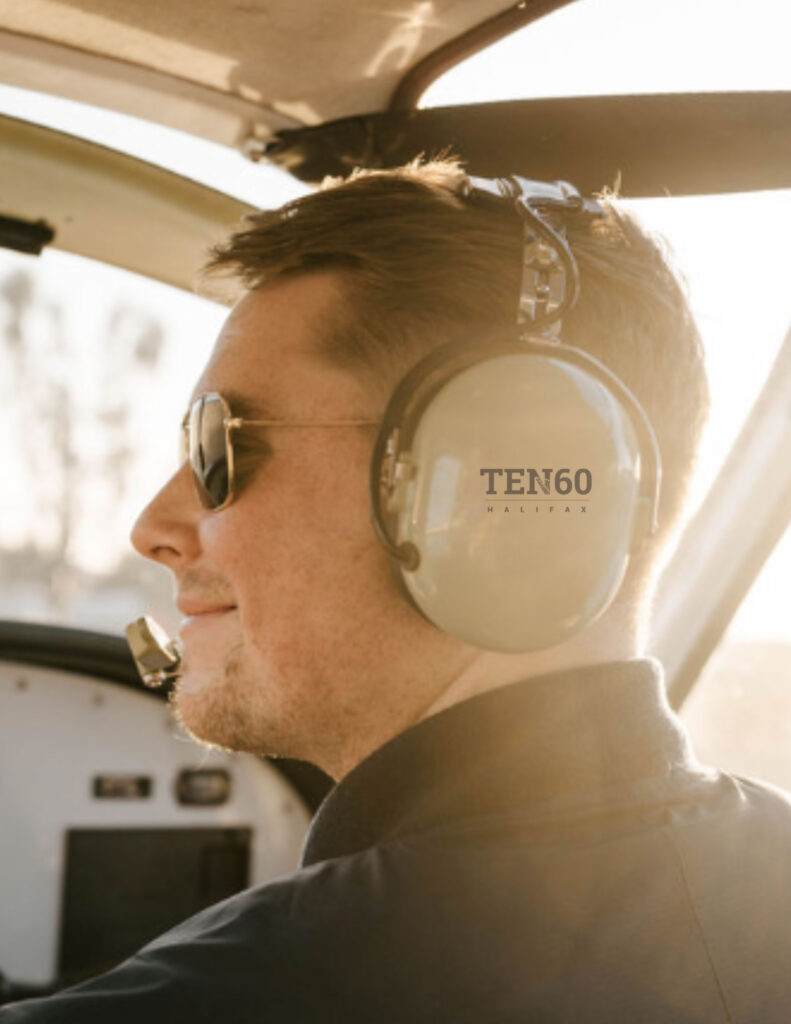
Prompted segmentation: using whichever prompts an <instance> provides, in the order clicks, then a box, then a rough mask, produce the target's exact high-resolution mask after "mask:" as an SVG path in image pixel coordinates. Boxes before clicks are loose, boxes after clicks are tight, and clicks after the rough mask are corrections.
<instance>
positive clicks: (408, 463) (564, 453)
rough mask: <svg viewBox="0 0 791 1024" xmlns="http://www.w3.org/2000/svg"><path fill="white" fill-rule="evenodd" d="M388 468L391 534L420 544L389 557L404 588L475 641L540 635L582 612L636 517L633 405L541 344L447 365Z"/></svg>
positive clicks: (598, 608)
mask: <svg viewBox="0 0 791 1024" xmlns="http://www.w3.org/2000/svg"><path fill="white" fill-rule="evenodd" d="M649 430H650V427H649ZM531 470H532V472H531ZM396 475H397V480H398V482H397V486H395V487H394V488H393V489H392V491H391V493H390V495H389V500H388V502H387V513H388V517H389V519H390V522H391V524H392V526H391V528H390V536H391V538H392V540H393V541H394V542H395V543H396V544H398V545H414V547H415V548H416V549H417V553H418V554H419V560H417V561H418V564H417V568H415V569H414V570H410V569H407V568H404V567H403V566H402V567H401V568H400V569H399V572H400V573H401V575H402V578H403V583H404V585H405V587H406V589H407V590H408V592H409V594H410V595H411V597H412V599H413V601H414V602H415V604H416V605H417V606H418V608H419V609H420V610H421V611H422V612H423V614H424V615H425V616H426V617H427V618H428V619H429V620H430V621H432V622H433V623H434V624H435V625H437V626H438V627H439V628H440V629H442V630H445V631H446V632H448V633H450V634H452V635H454V636H456V637H458V638H459V639H461V640H464V641H466V642H468V643H470V644H473V645H475V646H478V647H482V648H485V649H490V650H496V651H504V652H517V651H529V650H536V649H540V648H546V647H551V646H554V645H556V644H559V643H561V642H562V641H564V640H566V639H567V638H568V637H570V636H571V635H572V634H574V633H575V632H577V631H579V630H581V629H582V628H584V627H585V626H586V625H587V624H588V623H590V622H592V621H593V620H594V619H595V618H596V617H597V616H598V615H600V614H601V613H602V612H603V611H604V610H605V608H606V607H607V606H608V604H609V603H610V602H611V601H612V599H613V597H614V596H615V594H616V592H617V590H618V586H619V584H620V583H621V581H622V579H623V576H624V573H625V571H626V567H627V563H628V558H629V553H630V550H632V549H633V547H634V546H636V544H637V543H639V537H637V532H638V529H639V530H642V529H644V525H645V516H644V515H643V514H642V511H643V510H642V509H641V514H640V515H639V516H638V515H637V510H638V505H639V503H640V478H641V444H640V438H639V437H638V433H637V431H636V430H635V426H634V425H633V422H632V417H631V416H630V415H629V414H628V412H627V411H626V410H625V409H624V406H623V404H622V403H621V402H619V401H618V400H617V399H616V397H615V396H614V394H613V391H612V390H611V389H610V388H608V387H607V386H606V384H605V383H604V382H603V381H602V380H601V379H598V378H597V377H596V376H594V375H593V374H592V373H590V372H588V371H587V370H586V369H584V368H583V367H582V366H578V365H572V364H571V363H569V362H567V361H564V360H562V359H561V358H552V357H551V356H547V355H536V354H534V353H528V352H519V351H511V352H507V353H504V354H500V355H496V356H494V357H492V358H486V359H484V360H483V361H481V362H476V363H474V364H473V365H471V366H467V367H466V368H464V369H462V370H461V371H460V372H458V373H456V374H455V375H452V376H450V378H449V379H448V380H446V381H445V383H444V384H442V386H441V387H439V388H438V389H437V390H435V392H434V394H433V395H432V397H431V398H430V399H429V400H428V402H427V404H426V405H425V406H424V407H423V408H422V409H421V411H420V413H419V419H418V420H417V423H416V425H415V427H414V431H412V432H411V440H410V441H409V442H408V445H407V448H406V449H405V450H402V451H401V452H400V453H399V456H398V472H397V474H396ZM405 550H406V549H405Z"/></svg>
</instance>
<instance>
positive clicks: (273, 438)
mask: <svg viewBox="0 0 791 1024" xmlns="http://www.w3.org/2000/svg"><path fill="white" fill-rule="evenodd" d="M342 301H344V299H343V296H342V293H341V291H340V289H339V288H338V286H337V283H336V282H335V280H334V279H333V277H332V276H331V275H327V274H322V275H318V274H313V275H310V276H301V277H296V278H292V279H290V280H284V281H282V282H279V283H276V284H274V285H270V286H268V287H266V288H265V289H261V290H258V291H254V292H251V293H249V294H248V295H246V296H245V298H244V299H243V300H242V301H241V302H240V303H239V304H238V305H237V306H236V308H235V309H234V311H233V312H232V313H231V315H230V317H229V318H228V320H227V322H226V324H225V326H224V328H223V330H222V332H221V334H220V337H219V339H218V341H217V344H216V346H215V349H214V352H213V354H212V357H211V359H210V361H209V363H208V365H207V367H206V368H205V370H204V372H203V374H202V375H201V377H200V379H199V380H198V382H197V384H196V385H195V388H194V391H193V398H194V397H197V396H198V395H201V394H203V393H206V392H210V391H218V392H220V394H222V395H224V396H225V397H226V398H227V399H228V400H229V403H230V406H231V411H232V413H233V414H234V415H241V416H244V417H248V418H254V419H283V420H305V419H317V420H347V419H379V418H380V417H381V414H382V412H383V407H382V401H381V399H380V398H377V397H376V396H375V395H374V393H373V389H372V388H370V387H366V386H365V384H364V380H363V378H362V377H357V376H356V375H353V374H352V373H350V372H346V371H343V370H340V369H338V368H334V367H331V366H330V365H329V364H328V363H327V361H326V359H324V358H322V357H321V356H320V355H319V354H318V338H319V332H320V331H321V330H322V325H325V326H326V325H327V323H328V322H329V321H330V318H331V316H332V313H333V309H334V306H335V304H336V303H338V302H342ZM375 433H376V428H375V427H353V426H349V427H320V426H319V427H313V426H310V427H288V426H277V427H265V428H263V427H255V428H249V431H248V430H243V431H241V432H239V435H240V441H241V440H242V438H241V435H242V434H243V435H244V438H243V441H244V452H243V451H242V450H241V448H242V446H241V444H240V445H239V446H238V447H236V451H237V457H240V459H241V461H240V467H239V468H240V473H239V474H238V486H237V495H236V497H235V499H234V501H233V502H231V504H230V505H228V506H227V507H226V508H224V509H223V510H221V511H219V512H208V511H206V510H204V509H203V508H202V507H201V506H200V504H199V502H198V499H197V496H196V495H195V492H194V488H193V484H192V480H191V476H190V470H189V467H188V466H187V465H184V466H182V467H181V468H180V469H179V471H178V472H177V473H176V474H174V476H173V477H172V478H171V479H170V480H169V481H168V483H167V484H166V485H165V487H164V488H163V489H162V490H161V491H160V492H159V494H157V495H156V496H155V497H154V498H153V500H152V501H151V502H150V504H149V505H148V506H147V508H146V509H145V510H144V511H143V513H142V514H141V516H140V518H139V519H138V521H137V523H136V525H135V528H134V530H133V534H132V541H133V543H134V545H135V547H136V548H137V550H138V551H139V552H140V553H141V554H143V555H146V556H147V557H149V558H152V559H154V560H156V561H158V562H161V563H162V564H164V565H166V566H167V567H168V568H169V569H170V570H171V571H172V573H173V575H174V580H175V583H176V588H177V591H178V602H177V603H178V605H179V607H180V609H181V611H182V612H183V613H184V614H185V616H187V618H186V621H185V624H184V625H183V627H182V631H181V639H182V642H183V647H184V657H183V675H182V677H181V679H180V681H179V684H178V690H177V696H176V704H177V709H178V711H179V714H180V716H181V718H182V720H183V721H184V723H185V725H186V726H187V727H188V728H189V729H190V731H191V732H192V733H193V734H194V735H195V736H196V737H198V738H199V739H202V740H205V741H207V742H212V743H216V744H218V745H220V746H223V747H229V748H232V749H237V750H251V751H255V752H259V753H273V754H280V755H283V756H292V757H301V758H305V759H307V760H313V761H314V762H315V763H317V764H320V765H321V766H322V767H324V768H325V769H327V770H328V771H330V772H331V773H332V774H335V775H336V776H337V775H340V774H343V772H344V771H345V770H347V769H348V768H349V767H351V766H352V765H353V764H354V763H356V761H357V760H359V759H360V758H361V757H362V756H365V754H367V753H368V752H370V751H371V750H373V749H375V747H377V746H379V745H380V744H381V743H383V742H385V741H386V740H387V739H389V738H390V737H391V736H392V735H394V734H395V733H397V732H399V731H401V730H402V729H403V728H405V727H407V726H408V725H409V724H411V723H412V722H414V721H416V720H417V719H418V718H420V716H421V714H422V713H423V711H424V710H425V708H426V707H427V706H428V705H429V704H430V703H431V702H432V700H434V699H435V698H436V696H437V695H438V694H439V693H441V692H442V690H443V689H444V687H445V686H447V685H448V683H449V681H450V680H451V679H452V678H453V677H454V676H455V675H456V674H458V672H459V671H461V670H462V668H463V667H464V665H465V664H466V662H467V660H468V658H469V651H467V652H466V653H465V651H464V649H460V645H458V644H456V643H455V642H454V641H451V640H450V638H448V637H445V636H443V634H441V633H440V632H439V631H438V630H436V629H435V628H434V627H433V626H431V625H429V624H428V623H427V622H425V621H424V620H423V619H422V618H421V617H420V616H419V615H418V614H417V612H415V611H414V609H412V608H411V607H410V606H409V605H408V604H407V602H406V601H405V599H404V598H403V597H402V596H401V595H400V594H399V592H398V590H397V588H396V585H395V583H394V581H393V578H392V575H391V572H390V568H389V566H388V564H387V560H386V557H385V555H384V552H383V551H382V549H381V547H380V545H379V543H378V541H377V540H376V537H375V534H374V531H373V527H372V525H371V521H370V511H369V498H368V475H369V462H370V457H371V450H372V446H373V442H374V438H375ZM235 436H236V435H235ZM259 442H260V443H259Z"/></svg>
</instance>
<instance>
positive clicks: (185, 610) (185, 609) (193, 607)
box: [176, 597, 236, 617]
mask: <svg viewBox="0 0 791 1024" xmlns="http://www.w3.org/2000/svg"><path fill="white" fill-rule="evenodd" d="M176 607H177V608H178V610H179V611H180V612H181V614H182V615H186V616H190V617H192V616H196V615H216V614H217V613H219V612H230V611H233V610H234V609H235V608H236V605H235V604H217V603H216V602H214V603H211V602H208V601H197V600H191V599H190V598H185V597H180V598H179V599H178V601H176Z"/></svg>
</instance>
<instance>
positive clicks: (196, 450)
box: [189, 395, 229, 509]
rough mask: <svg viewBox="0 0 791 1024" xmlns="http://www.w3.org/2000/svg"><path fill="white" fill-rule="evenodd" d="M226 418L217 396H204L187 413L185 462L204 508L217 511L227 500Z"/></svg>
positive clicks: (225, 411)
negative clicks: (186, 458)
mask: <svg viewBox="0 0 791 1024" xmlns="http://www.w3.org/2000/svg"><path fill="white" fill-rule="evenodd" d="M226 415H228V412H227V410H226V408H225V404H224V402H223V401H222V400H221V398H220V397H219V395H204V396H203V397H202V398H199V399H198V400H197V401H196V402H195V403H194V404H193V406H192V409H191V410H190V417H189V460H190V465H191V466H192V472H193V475H194V477H195V483H196V485H197V489H198V497H199V498H200V501H201V504H202V505H203V507H204V508H209V509H213V508H219V507H220V505H222V504H224V502H225V501H226V500H227V498H228V488H229V480H228V452H227V450H226V440H225V417H226Z"/></svg>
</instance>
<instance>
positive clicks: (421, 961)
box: [0, 659, 791, 1024]
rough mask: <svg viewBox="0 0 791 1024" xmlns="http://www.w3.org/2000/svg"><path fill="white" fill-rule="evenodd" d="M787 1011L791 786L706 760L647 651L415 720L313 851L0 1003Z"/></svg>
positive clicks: (337, 1012) (766, 1018)
mask: <svg viewBox="0 0 791 1024" xmlns="http://www.w3.org/2000/svg"><path fill="white" fill-rule="evenodd" d="M790 1013H791V804H790V803H789V799H788V797H787V796H786V795H785V794H783V793H782V792H781V791H779V790H775V789H773V788H772V787H769V786H764V785H761V784H759V783H756V782H752V781H749V780H744V779H738V778H735V777H732V776H729V775H726V774H723V773H720V772H717V771H714V770H712V769H707V768H703V767H701V766H700V765H698V764H697V763H696V761H695V760H694V757H693V755H692V753H691V750H690V747H689V744H688V741H687V738H686V735H685V733H684V731H683V728H682V727H681V725H680V723H679V721H678V720H677V718H676V717H675V716H674V715H673V713H672V712H671V711H670V709H669V708H668V706H667V703H666V701H665V698H664V690H663V685H662V675H661V668H660V666H659V664H658V663H657V662H655V661H653V660H651V659H639V660H635V661H629V662H619V663H610V664H600V665H594V666H586V667H584V668H576V669H571V670H567V671H564V672H559V673H553V674H551V675H546V676H541V677H539V678H533V679H528V680H526V681H525V682H523V683H520V684H516V685H513V686H508V687H503V688H501V689H498V690H493V691H490V692H489V693H486V694H483V695H481V696H479V697H475V698H473V699H471V700H469V701H465V702H463V703H461V704H458V705H456V706H454V707H452V708H450V709H448V710H446V711H443V712H441V713H440V714H437V715H435V716H433V717H431V718H428V719H426V720H424V721H423V722H420V723H419V724H418V725H416V726H414V727H413V728H411V729H409V730H407V731H406V732H404V733H402V734H401V735H399V736H397V737H395V739H393V740H391V741H390V742H389V743H387V744H386V745H385V746H383V747H381V748H380V749H379V750H378V751H376V752H375V753H374V754H372V755H371V756H370V757H369V758H367V759H366V760H365V761H364V762H362V763H361V764H360V765H359V766H358V767H357V768H356V769H354V770H353V771H352V772H351V773H350V774H349V775H348V776H347V777H346V778H345V779H344V780H343V781H342V782H341V783H340V784H339V785H338V786H337V787H336V788H335V789H334V790H333V791H332V792H331V793H330V795H329V796H328V797H327V799H326V801H325V803H324V804H323V805H322V807H321V808H320V810H319V812H318V814H317V816H316V819H315V821H314V823H313V826H312V828H311V831H310V833H309V836H308V839H307V843H306V846H305V850H304V857H303V867H302V869H301V870H300V871H298V872H297V873H296V874H294V875H293V876H290V877H287V878H284V879H282V880H280V881H277V882H274V883H270V884H268V885H265V886H261V887H258V888H255V889H251V890H248V891H247V892H244V893H242V894H239V895H238V896H235V897H232V898H231V899H229V900H226V901H224V902H223V903H221V904H218V905H217V906H215V907H212V908H210V909H209V910H206V911H203V912H202V913H201V914H198V915H197V916H196V917H194V918H192V919H191V920H190V921H187V922H185V923H184V924H183V925H180V926H179V927H178V928H176V929H173V930H172V931H170V932H168V933H167V934H166V935H164V936H162V937H161V938H159V939H157V940H156V941H155V942H153V943H150V944H149V945H148V946H146V947H144V949H143V950H141V951H140V953H138V954H137V955H136V956H135V957H133V958H131V959H130V960H128V961H126V963H124V964H122V965H121V966H120V967H118V968H116V969H115V970H113V971H111V972H109V973H108V974H106V975H104V976H102V977H101V978H98V979H94V980H93V981H90V982H87V983H85V984H83V985H81V986H78V987H77V988H75V989H71V990H69V991H67V992H64V993H60V994H58V995H57V996H54V997H50V998H49V999H46V1000H34V1001H31V1002H28V1003H24V1004H18V1005H17V1006H15V1007H11V1008H8V1009H6V1010H0V1022H1V1024H24V1022H29V1024H44V1022H49V1021H53V1022H59V1024H71V1022H75V1024H76V1022H77V1021H79V1022H81V1024H92V1022H97V1024H98V1022H99V1021H101V1022H103V1024H104V1022H106V1021H112V1022H113V1024H126V1022H130V1024H131V1022H132V1021H134V1022H135V1024H139V1022H141V1021H145V1022H146V1024H158V1022H160V1021H161V1022H163V1024H164V1022H165V1021H168V1022H170V1024H172V1022H177V1024H180V1022H184V1024H187V1022H189V1024H200V1022H204V1021H205V1022H208V1021H229V1022H233V1024H246V1022H248V1021H249V1022H251V1024H252V1022H253V1021H256V1022H267V1024H269V1022H281V1021H282V1022H283V1024H285V1022H288V1024H301V1022H305V1024H307V1022H309V1021H310V1022H312V1021H321V1022H335V1021H338V1022H344V1024H352V1022H358V1021H359V1022H363V1021H365V1022H367V1024H368V1022H373V1021H376V1022H377V1024H389V1022H393V1024H395V1022H399V1024H421V1022H429V1021H431V1022H432V1024H433V1022H437V1021H447V1022H449V1024H451V1022H452V1024H468V1022H469V1024H472V1022H475V1024H500V1022H502V1024H506V1022H507V1024H511V1022H514V1024H516V1022H519V1024H524V1022H525V1021H552V1022H555V1021H563V1022H565V1021H569V1022H571V1021H573V1022H579V1021H585V1022H586V1024H587V1022H599V1021H601V1022H607V1024H613V1022H621V1021H629V1022H638V1021H639V1022H640V1024H653V1022H657V1024H659V1022H662V1024H666V1022H676V1021H677V1022H692V1021H695V1022H719V1021H722V1022H734V1024H735V1022H745V1024H746V1022H751V1024H752V1022H755V1024H775V1022H777V1024H780V1022H781V1021H782V1022H785V1021H786V1020H787V1019H788V1018H789V1014H790Z"/></svg>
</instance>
